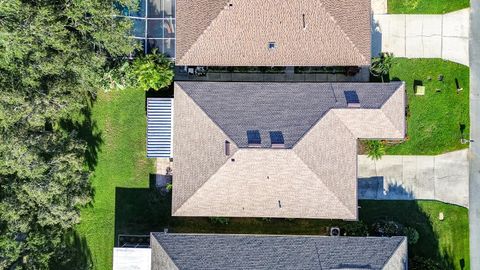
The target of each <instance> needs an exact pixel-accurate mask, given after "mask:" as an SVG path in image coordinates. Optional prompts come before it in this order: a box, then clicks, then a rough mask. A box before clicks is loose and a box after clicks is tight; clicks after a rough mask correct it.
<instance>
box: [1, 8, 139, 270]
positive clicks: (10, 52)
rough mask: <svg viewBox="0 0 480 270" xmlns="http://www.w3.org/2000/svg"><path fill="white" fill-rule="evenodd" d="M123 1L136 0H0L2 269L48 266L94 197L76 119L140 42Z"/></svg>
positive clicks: (81, 132) (85, 143) (85, 145)
mask: <svg viewBox="0 0 480 270" xmlns="http://www.w3.org/2000/svg"><path fill="white" fill-rule="evenodd" d="M116 2H120V3H121V4H122V5H124V6H127V7H129V6H130V7H131V6H135V5H134V4H135V2H136V1H135V0H123V1H113V0H0V269H5V268H10V267H14V268H16V269H22V268H28V269H30V268H33V269H44V268H48V264H49V261H50V259H51V257H52V256H54V255H55V256H59V255H61V250H62V249H61V247H62V237H63V235H64V234H65V232H67V231H68V230H70V229H71V228H72V227H73V226H74V225H75V224H76V223H78V221H79V207H80V206H82V205H85V204H86V203H88V202H89V200H90V197H91V193H92V191H91V187H90V184H89V179H88V178H89V166H88V165H87V163H86V157H87V154H88V150H89V149H88V148H89V145H88V142H87V140H86V139H85V138H84V136H82V134H84V133H85V130H81V128H82V127H85V126H84V125H77V124H75V121H74V120H72V119H76V118H75V117H78V115H79V114H80V112H82V111H83V112H86V111H88V107H87V106H88V101H89V100H90V99H91V98H93V97H95V92H96V91H97V89H99V88H100V87H101V85H102V78H103V73H104V68H105V66H106V65H107V64H108V61H109V60H111V59H116V58H118V57H123V56H125V55H127V54H128V53H130V52H132V50H133V49H134V47H135V43H134V41H133V39H130V38H129V37H128V35H129V33H130V29H131V25H130V22H129V21H128V20H126V19H122V18H120V17H115V16H114V15H115V14H116V13H117V11H116V9H115V8H114V3H116ZM82 121H87V122H88V115H87V117H86V118H85V117H84V118H83V120H82ZM87 126H88V125H87ZM90 154H91V153H90Z"/></svg>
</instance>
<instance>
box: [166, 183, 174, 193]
mask: <svg viewBox="0 0 480 270" xmlns="http://www.w3.org/2000/svg"><path fill="white" fill-rule="evenodd" d="M172 188H173V185H172V183H167V185H166V186H165V189H166V190H167V191H168V192H170V191H172Z"/></svg>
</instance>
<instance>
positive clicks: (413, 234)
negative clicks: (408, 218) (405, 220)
mask: <svg viewBox="0 0 480 270" xmlns="http://www.w3.org/2000/svg"><path fill="white" fill-rule="evenodd" d="M403 234H404V235H405V236H406V237H407V240H408V244H409V245H415V244H416V243H417V242H418V239H419V238H420V235H419V234H418V231H417V230H415V229H414V228H412V227H405V228H404V229H403Z"/></svg>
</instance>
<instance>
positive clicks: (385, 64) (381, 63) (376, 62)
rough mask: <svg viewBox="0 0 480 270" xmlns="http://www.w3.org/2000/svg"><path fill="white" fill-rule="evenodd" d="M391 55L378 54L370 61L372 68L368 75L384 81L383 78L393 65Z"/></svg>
mask: <svg viewBox="0 0 480 270" xmlns="http://www.w3.org/2000/svg"><path fill="white" fill-rule="evenodd" d="M393 58H394V56H393V53H380V54H379V55H378V57H375V58H373V59H372V66H371V67H370V73H372V75H373V76H375V77H380V78H382V82H385V81H384V78H385V76H387V75H388V74H389V73H390V69H391V68H392V64H393Z"/></svg>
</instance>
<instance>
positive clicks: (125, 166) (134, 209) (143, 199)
mask: <svg viewBox="0 0 480 270" xmlns="http://www.w3.org/2000/svg"><path fill="white" fill-rule="evenodd" d="M91 119H92V120H91V125H89V130H93V131H94V132H93V134H94V136H93V137H92V140H93V138H97V139H96V140H95V141H96V143H95V144H94V145H95V147H94V149H92V158H91V162H92V166H94V168H95V172H94V175H93V177H92V184H93V187H94V189H95V196H94V201H93V203H92V205H91V206H90V207H88V208H85V209H83V210H82V213H81V218H82V220H81V223H80V225H79V226H78V228H77V230H76V232H75V233H72V235H70V237H69V239H68V240H69V241H68V242H69V244H70V245H71V247H72V249H74V250H75V251H74V252H72V256H71V258H74V259H73V260H72V261H70V262H68V263H64V262H57V264H56V265H54V266H55V267H52V268H53V269H84V268H88V266H90V265H93V268H94V269H100V270H109V269H112V253H113V252H112V249H113V247H114V245H115V243H116V239H117V237H116V236H117V235H118V234H148V233H149V232H151V231H163V228H166V227H167V228H169V230H170V232H204V233H205V232H212V233H213V232H216V233H250V234H302V235H309V234H311V235H326V234H327V232H328V230H327V229H328V227H331V226H339V227H340V228H342V230H343V231H345V232H347V233H348V235H355V234H356V232H358V231H362V232H363V233H366V230H368V229H370V228H371V225H372V223H374V222H376V221H378V220H383V219H389V220H394V221H397V222H400V223H403V224H404V225H405V226H409V227H414V228H416V229H417V231H418V232H419V234H420V240H419V242H418V243H417V244H416V245H414V246H413V247H411V248H410V252H411V253H410V256H413V255H418V256H422V257H427V258H432V259H435V260H436V261H440V262H444V263H446V264H447V265H449V266H451V267H452V268H451V269H460V268H459V267H457V265H460V261H461V260H462V259H463V262H464V264H465V265H466V266H468V264H469V257H468V217H467V210H466V209H465V208H462V207H458V206H453V205H447V204H443V203H439V202H418V203H417V202H413V201H410V202H392V201H360V206H361V209H360V219H361V220H362V221H363V223H364V224H365V225H366V226H365V225H363V226H364V227H362V228H363V229H360V230H359V226H360V227H361V223H357V222H345V221H337V220H305V219H294V220H287V219H258V218H247V219H243V218H231V219H229V220H228V224H226V225H222V224H218V223H214V222H212V221H211V220H209V219H208V218H173V217H171V215H170V213H171V198H170V195H168V194H167V195H165V194H161V193H160V192H159V191H158V190H156V189H155V188H152V187H151V185H150V182H151V179H152V173H153V172H154V164H153V161H151V160H148V159H146V158H145V125H146V124H145V122H146V121H145V97H144V94H143V93H139V92H136V91H123V92H112V93H100V95H99V97H98V100H97V101H96V102H95V105H94V106H93V109H92V114H91ZM95 149H96V151H93V150H95ZM95 153H96V154H95ZM439 211H443V212H444V213H445V216H446V219H445V220H444V221H442V222H441V221H438V220H437V219H436V217H437V216H438V212H439ZM454 240H455V241H454Z"/></svg>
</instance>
